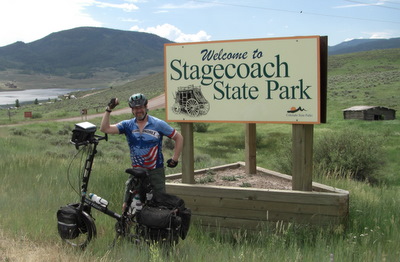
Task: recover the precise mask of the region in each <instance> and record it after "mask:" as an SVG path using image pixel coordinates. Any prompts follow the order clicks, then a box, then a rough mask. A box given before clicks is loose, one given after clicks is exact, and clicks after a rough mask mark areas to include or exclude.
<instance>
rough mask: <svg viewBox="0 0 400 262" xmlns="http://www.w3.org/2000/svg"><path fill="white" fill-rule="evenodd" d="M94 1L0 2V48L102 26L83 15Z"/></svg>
mask: <svg viewBox="0 0 400 262" xmlns="http://www.w3.org/2000/svg"><path fill="white" fill-rule="evenodd" d="M94 3H95V1H94V0H57V1H56V0H34V1H32V0H2V1H1V2H0V25H1V30H0V46H4V45H8V44H11V43H14V42H15V41H23V42H31V41H34V40H37V39H40V38H42V37H45V36H46V35H48V34H50V33H52V32H57V31H61V30H65V29H70V28H74V27H78V26H83V25H84V26H102V23H101V22H98V21H96V20H94V19H93V18H92V17H90V16H89V15H88V14H86V13H85V12H84V10H85V8H86V7H88V6H91V5H93V4H94Z"/></svg>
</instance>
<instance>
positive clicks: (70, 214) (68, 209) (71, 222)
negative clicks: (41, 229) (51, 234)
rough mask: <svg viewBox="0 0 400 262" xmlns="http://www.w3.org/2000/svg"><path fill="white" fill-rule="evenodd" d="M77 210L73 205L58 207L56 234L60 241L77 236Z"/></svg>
mask: <svg viewBox="0 0 400 262" xmlns="http://www.w3.org/2000/svg"><path fill="white" fill-rule="evenodd" d="M79 221H80V219H79V210H78V209H77V208H76V207H75V206H73V205H66V206H63V207H60V209H59V210H58V211H57V227H58V234H59V235H60V237H61V238H62V239H74V238H77V237H78V236H79Z"/></svg>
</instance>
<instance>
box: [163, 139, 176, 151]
mask: <svg viewBox="0 0 400 262" xmlns="http://www.w3.org/2000/svg"><path fill="white" fill-rule="evenodd" d="M163 147H164V148H166V149H169V150H173V149H174V147H175V141H174V140H172V139H169V138H167V139H164V140H163Z"/></svg>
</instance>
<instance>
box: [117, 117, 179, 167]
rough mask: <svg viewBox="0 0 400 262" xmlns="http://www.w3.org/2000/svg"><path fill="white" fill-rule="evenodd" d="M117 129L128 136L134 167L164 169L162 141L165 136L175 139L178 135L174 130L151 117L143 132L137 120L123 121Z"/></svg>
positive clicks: (163, 122)
mask: <svg viewBox="0 0 400 262" xmlns="http://www.w3.org/2000/svg"><path fill="white" fill-rule="evenodd" d="M117 127H118V130H119V133H120V134H125V136H126V140H127V141H128V145H129V149H130V157H131V161H132V166H133V167H144V168H147V169H155V168H160V167H164V157H163V154H162V139H163V136H167V137H169V138H173V137H174V136H175V134H176V131H175V129H174V128H172V127H171V126H170V125H168V124H167V123H166V122H165V121H163V120H161V119H158V118H156V117H153V116H150V115H148V118H147V124H146V126H145V127H144V129H143V131H142V132H140V130H139V126H138V124H137V120H136V118H133V119H129V120H124V121H121V122H119V123H118V124H117Z"/></svg>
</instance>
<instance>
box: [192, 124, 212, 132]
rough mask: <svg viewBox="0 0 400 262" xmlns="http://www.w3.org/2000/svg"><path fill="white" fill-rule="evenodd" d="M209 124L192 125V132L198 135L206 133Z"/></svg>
mask: <svg viewBox="0 0 400 262" xmlns="http://www.w3.org/2000/svg"><path fill="white" fill-rule="evenodd" d="M209 126H210V124H209V123H194V124H193V131H194V132H198V133H206V132H207V131H208V127H209Z"/></svg>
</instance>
